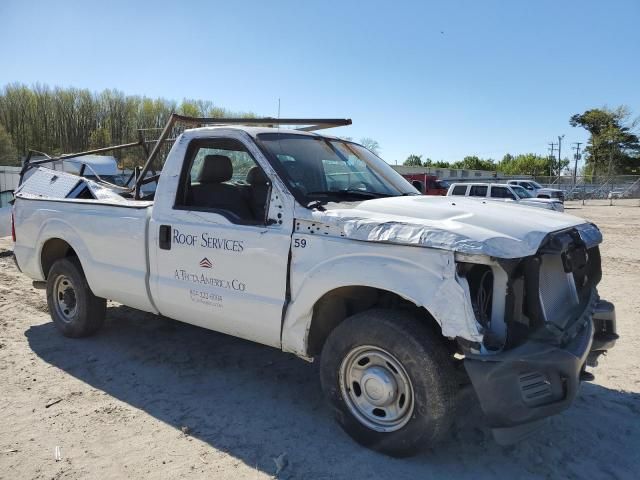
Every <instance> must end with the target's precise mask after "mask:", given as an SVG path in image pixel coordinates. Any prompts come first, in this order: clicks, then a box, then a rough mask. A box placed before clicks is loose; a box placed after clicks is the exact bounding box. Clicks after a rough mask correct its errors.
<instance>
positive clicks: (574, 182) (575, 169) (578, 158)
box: [572, 142, 582, 187]
mask: <svg viewBox="0 0 640 480" xmlns="http://www.w3.org/2000/svg"><path fill="white" fill-rule="evenodd" d="M572 145H575V146H576V153H575V154H574V155H573V159H574V161H575V163H574V164H573V186H574V187H575V186H576V177H577V176H578V161H579V160H580V158H581V157H580V145H582V143H581V142H575V143H573V144H572Z"/></svg>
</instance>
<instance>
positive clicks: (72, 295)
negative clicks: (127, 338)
mask: <svg viewBox="0 0 640 480" xmlns="http://www.w3.org/2000/svg"><path fill="white" fill-rule="evenodd" d="M63 292H64V293H63ZM47 304H48V306H49V312H50V314H51V319H52V320H53V323H54V325H55V326H56V328H57V329H58V330H59V331H60V333H62V334H63V335H64V336H65V337H71V338H79V337H87V336H89V335H93V334H94V333H95V332H97V331H98V330H99V329H100V327H102V324H103V323H104V317H105V314H106V309H107V301H106V300H105V299H104V298H99V297H96V296H95V295H94V294H93V292H92V291H91V289H90V288H89V285H88V284H87V279H86V278H85V276H84V272H83V271H82V266H81V265H80V262H79V261H78V259H77V257H67V258H61V259H60V260H57V261H56V262H55V263H54V264H53V265H52V266H51V269H50V270H49V275H48V276H47Z"/></svg>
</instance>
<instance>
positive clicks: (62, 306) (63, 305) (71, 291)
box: [53, 275, 78, 323]
mask: <svg viewBox="0 0 640 480" xmlns="http://www.w3.org/2000/svg"><path fill="white" fill-rule="evenodd" d="M53 305H54V307H55V309H56V313H57V314H58V317H59V318H60V319H61V320H62V321H64V322H66V323H69V322H71V321H72V320H73V319H74V318H75V317H76V313H77V311H78V302H77V299H76V290H75V287H74V286H73V283H72V282H71V279H69V277H66V276H64V275H60V276H58V277H57V278H56V279H55V282H54V284H53Z"/></svg>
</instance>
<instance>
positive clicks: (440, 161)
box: [431, 160, 453, 168]
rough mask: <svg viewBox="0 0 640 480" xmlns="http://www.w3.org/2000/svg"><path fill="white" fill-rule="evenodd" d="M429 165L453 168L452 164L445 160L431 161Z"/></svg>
mask: <svg viewBox="0 0 640 480" xmlns="http://www.w3.org/2000/svg"><path fill="white" fill-rule="evenodd" d="M431 166H432V167H434V168H453V166H452V165H451V164H449V162H445V161H444V160H438V161H437V162H433V163H432V165H431Z"/></svg>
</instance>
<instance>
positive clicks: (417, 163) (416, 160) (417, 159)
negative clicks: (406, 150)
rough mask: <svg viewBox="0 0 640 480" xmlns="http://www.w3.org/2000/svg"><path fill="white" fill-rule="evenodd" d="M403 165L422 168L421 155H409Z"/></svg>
mask: <svg viewBox="0 0 640 480" xmlns="http://www.w3.org/2000/svg"><path fill="white" fill-rule="evenodd" d="M403 165H404V166H406V167H422V155H415V154H412V155H409V156H408V157H407V159H406V160H405V161H404V163H403Z"/></svg>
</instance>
